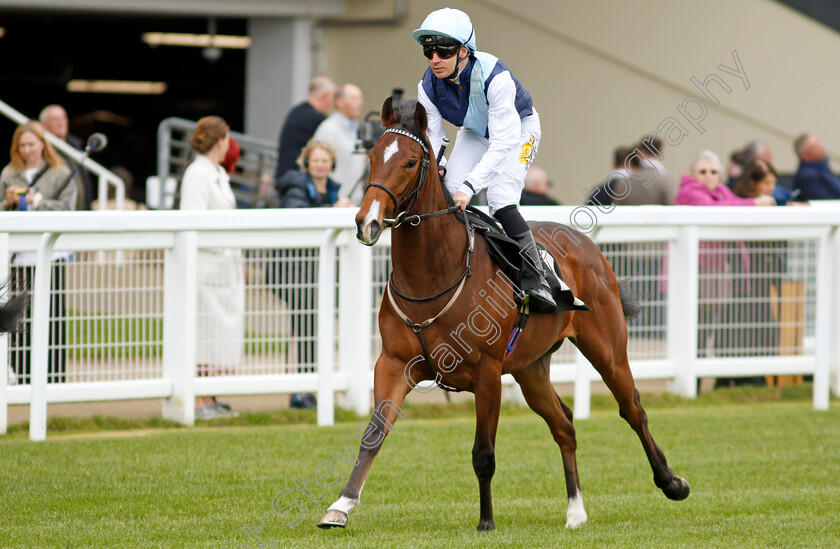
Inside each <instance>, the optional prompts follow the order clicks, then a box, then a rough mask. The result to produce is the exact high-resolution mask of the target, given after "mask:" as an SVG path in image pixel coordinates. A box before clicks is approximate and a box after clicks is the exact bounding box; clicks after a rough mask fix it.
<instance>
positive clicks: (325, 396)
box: [317, 229, 341, 426]
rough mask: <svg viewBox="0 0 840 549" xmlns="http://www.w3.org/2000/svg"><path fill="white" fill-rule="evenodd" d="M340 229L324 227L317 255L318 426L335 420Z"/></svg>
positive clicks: (330, 423)
mask: <svg viewBox="0 0 840 549" xmlns="http://www.w3.org/2000/svg"><path fill="white" fill-rule="evenodd" d="M340 232H341V229H327V230H326V231H325V232H324V239H323V240H322V241H321V249H320V253H319V254H318V332H317V333H318V425H322V426H323V425H332V424H333V423H335V394H334V392H333V371H334V369H335V367H334V363H335V361H334V357H335V354H334V350H335V343H334V338H335V241H336V238H337V237H338V235H339V233H340Z"/></svg>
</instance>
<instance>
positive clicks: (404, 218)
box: [365, 128, 460, 229]
mask: <svg viewBox="0 0 840 549" xmlns="http://www.w3.org/2000/svg"><path fill="white" fill-rule="evenodd" d="M385 133H396V134H398V135H402V136H405V137H408V138H409V139H412V140H414V141H416V142H417V143H418V144H419V145H420V146H421V147H423V160H422V161H421V162H420V170H418V171H417V177H415V178H414V183H412V184H411V187H410V188H409V189H408V192H407V193H406V195H405V196H404V197H403V198H402V200H397V197H396V195H394V193H393V192H391V189H389V188H388V187H386V186H385V185H383V184H381V183H378V182H376V181H371V182H370V183H369V184H368V186H367V188H366V189H365V193H367V191H368V190H369V189H370V188H371V187H376V188H377V189H380V190H382V191H384V192H385V194H387V195H388V196H389V197H391V200H392V201H393V202H394V212H399V213H397V214H396V215H395V216H394V218H393V219H384V220H383V222H384V224H385V225H386V226H387V227H391V228H392V229H396V228H397V227H399V226H400V225H402V224H403V223H404V222H408V223H409V224H410V225H413V226H417V225H418V224H419V223H420V221H422V220H423V219H429V218H431V217H438V216H440V215H446V214H450V213H455V212H457V211H458V210H460V207H459V206H458V205H457V204H456V205H454V206H451V207H449V208H446V209H444V210H439V211H437V212H432V213H427V214H415V215H408V211H409V210H410V209H411V207H412V206H414V203H415V202H416V201H417V198H418V197H419V196H420V193H421V192H423V187H424V186H425V185H426V179H427V177H428V175H429V148H428V147H427V146H426V143H424V142H423V140H422V139H420V138H419V137H417V136H416V135H414V134H413V133H411V132H409V131H406V130H403V129H400V128H388V129H387V130H385ZM406 201H408V205H407V206H406V207H405V209H403V210H402V211H400V207H401V206H402V205H403V203H405V202H406Z"/></svg>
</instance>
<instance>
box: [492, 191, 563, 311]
mask: <svg viewBox="0 0 840 549" xmlns="http://www.w3.org/2000/svg"><path fill="white" fill-rule="evenodd" d="M494 215H495V217H496V219H498V220H499V221H500V222H501V223H502V227H504V229H505V232H506V233H507V235H508V236H509V237H511V238H513V239H514V240H516V241H517V242H518V243H519V245H520V246H522V277H521V280H520V285H521V286H522V289H523V290H524V291H525V293H526V294H527V295H528V300H529V302H530V304H531V310H533V311H536V312H539V313H553V312H554V311H556V310H557V303H555V302H554V298H553V297H552V295H551V287H550V286H549V285H548V282H547V281H546V279H545V275H546V272H545V266H544V265H543V261H542V258H541V257H540V253H539V250H538V249H537V244H536V243H535V242H534V235H533V234H532V233H531V229H530V228H529V227H528V224H527V223H525V220H524V219H523V218H522V214H521V213H519V210H518V209H517V207H516V206H515V205H511V206H505V207H504V208H502V209H500V210H499V211H497V212H496V213H495V214H494Z"/></svg>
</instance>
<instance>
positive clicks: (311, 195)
mask: <svg viewBox="0 0 840 549" xmlns="http://www.w3.org/2000/svg"><path fill="white" fill-rule="evenodd" d="M335 157H336V154H335V149H333V147H332V145H330V144H329V143H326V142H324V141H317V140H314V139H311V140H310V141H309V142H308V143H307V144H306V146H305V147H304V148H303V150H302V151H301V153H300V156H299V157H298V159H297V164H298V166H299V167H300V169H299V170H289V171H287V172H286V173H285V174H283V176H282V177H281V178H280V179H278V180H277V182H276V188H277V195H278V196H279V197H280V201H281V207H283V208H333V207H335V208H341V207H349V206H352V205H353V202H352V201H351V200H350V199H349V198H347V197H341V198H339V196H338V190H339V187H340V185H339V184H338V182H337V181H335V180H333V179H332V178H330V177H329V174H330V172H332V171H333V170H335ZM315 256H316V250H315V249H312V248H309V249H301V250H280V251H279V253H278V254H276V257H277V261H275V262H274V263H273V265H271V266H270V267H269V268H267V269H266V274H265V276H266V283H267V284H268V286H269V288H271V289H272V291H274V292H275V293H276V294H277V296H278V297H279V298H280V299H281V300H282V301H283V302H284V303H286V305H287V306H288V308H289V315H290V318H289V320H290V322H289V324H290V329H291V335H292V337H293V338H294V339H296V340H297V343H296V345H295V346H294V347H295V349H296V351H297V355H296V356H295V357H292V356H290V357H289V358H288V360H289V362H292V361H295V360H296V361H297V366H298V369H297V371H298V372H299V373H304V372H314V371H315V365H316V364H317V356H316V349H317V345H316V339H317V337H316V333H315V327H316V326H315V325H316V317H315V313H314V310H315V293H316V288H315V285H316V284H317V280H318V276H317V274H316V269H317V267H316V266H315V264H314V263H313V262H312V261H311V259H310V258H312V257H315ZM290 347H291V346H290ZM290 404H291V406H292V407H293V408H314V407H315V405H316V400H315V397H314V395H310V394H293V395H292V397H291V401H290Z"/></svg>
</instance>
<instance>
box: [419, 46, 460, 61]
mask: <svg viewBox="0 0 840 549" xmlns="http://www.w3.org/2000/svg"><path fill="white" fill-rule="evenodd" d="M460 49H461V45H460V44H449V45H441V44H430V45H427V46H423V55H425V56H426V59H431V58H432V55H434V54H435V53H437V54H438V57H440V58H441V59H449V58H450V57H452V56H453V55H455V54H456V53H458V50H460Z"/></svg>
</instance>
